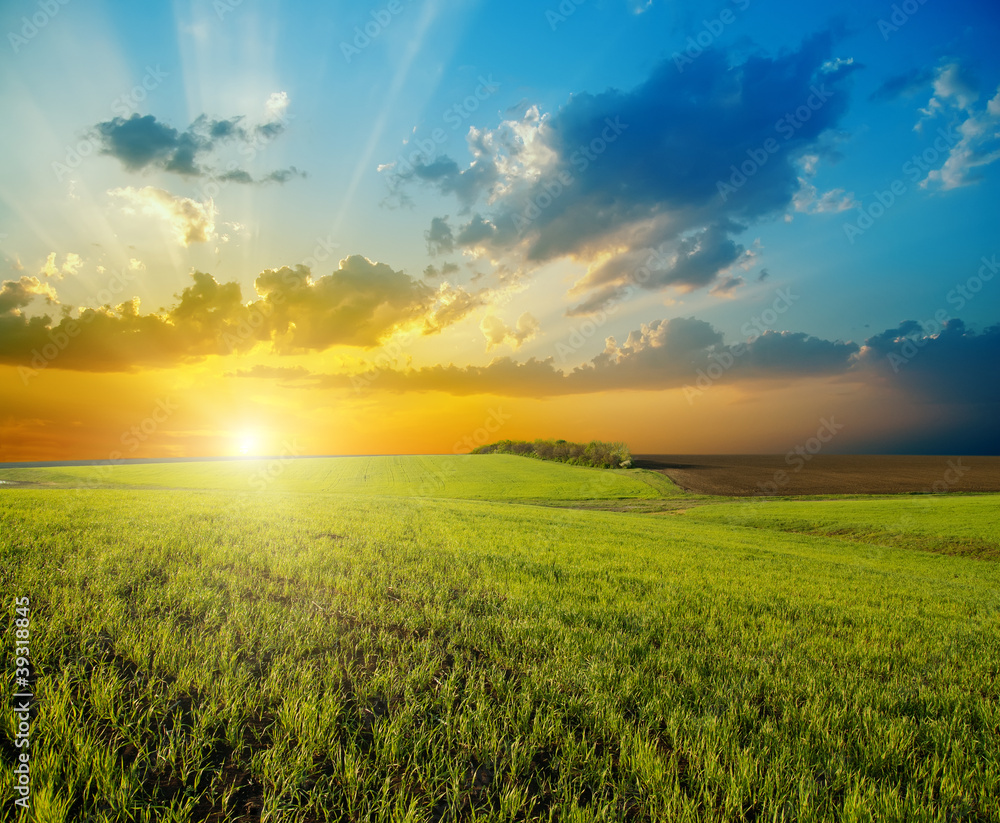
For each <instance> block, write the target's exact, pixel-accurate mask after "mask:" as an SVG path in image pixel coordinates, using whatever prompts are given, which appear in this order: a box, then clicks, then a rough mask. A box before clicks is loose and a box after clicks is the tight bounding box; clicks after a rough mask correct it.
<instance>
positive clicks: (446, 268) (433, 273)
mask: <svg viewBox="0 0 1000 823" xmlns="http://www.w3.org/2000/svg"><path fill="white" fill-rule="evenodd" d="M457 271H458V264H457V263H445V264H443V265H442V266H441V268H438V267H437V266H434V265H430V266H427V268H425V269H424V277H446V276H447V275H449V274H454V273H455V272H457Z"/></svg>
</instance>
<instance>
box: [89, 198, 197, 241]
mask: <svg viewBox="0 0 1000 823" xmlns="http://www.w3.org/2000/svg"><path fill="white" fill-rule="evenodd" d="M108 194H110V195H111V196H112V197H117V198H119V199H121V200H123V201H125V204H126V205H125V206H123V207H122V210H123V211H124V212H125V213H126V214H134V213H135V212H136V211H138V212H140V213H141V214H144V215H147V216H149V217H156V218H158V219H160V220H163V221H165V222H166V223H167V225H168V226H170V228H171V230H172V231H173V233H174V237H175V238H176V239H177V242H178V243H180V244H181V245H182V246H189V245H191V244H192V243H206V242H208V241H209V240H212V239H214V238H215V204H214V203H213V202H212V200H208V201H207V202H205V203H200V202H198V201H197V200H192V199H191V198H189V197H179V196H176V195H173V194H171V193H170V192H168V191H166V190H164V189H158V188H154V187H153V186H145V187H143V188H141V189H135V188H132V187H131V186H126V187H125V188H119V189H111V190H110V191H109V192H108Z"/></svg>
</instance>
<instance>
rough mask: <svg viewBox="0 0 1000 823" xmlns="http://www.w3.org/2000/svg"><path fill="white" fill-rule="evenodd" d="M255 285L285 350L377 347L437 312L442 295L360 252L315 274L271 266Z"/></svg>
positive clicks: (276, 340)
mask: <svg viewBox="0 0 1000 823" xmlns="http://www.w3.org/2000/svg"><path fill="white" fill-rule="evenodd" d="M255 287H256V290H257V294H258V295H259V296H260V298H261V300H260V301H258V304H259V306H260V308H261V310H262V311H265V312H266V313H267V319H266V322H265V323H264V324H263V326H264V327H265V328H266V329H268V330H270V331H272V332H273V336H274V345H275V348H276V349H277V350H278V351H280V352H284V353H291V352H301V351H309V350H322V349H326V348H329V347H330V346H333V345H337V344H340V345H350V346H366V347H371V346H375V345H377V344H378V342H379V341H380V340H381V339H382V338H383V337H384V336H386V335H388V334H389V333H391V332H392V331H393V330H394V329H396V328H398V327H400V326H403V325H407V324H410V323H413V322H417V321H421V320H423V319H424V318H426V317H427V316H429V315H431V316H433V314H434V311H435V309H436V308H437V304H438V300H439V295H438V294H436V293H435V292H434V291H433V290H432V289H430V288H429V287H428V286H427V285H425V284H424V283H422V282H421V281H419V280H414V279H412V278H411V277H409V276H408V275H406V274H404V273H403V272H401V271H396V270H394V269H392V268H391V267H389V266H387V265H386V264H385V263H377V262H374V261H372V260H369V259H368V258H366V257H363V256H362V255H360V254H355V255H351V256H350V257H346V258H344V259H343V260H341V261H340V265H339V267H338V268H337V270H335V271H334V272H332V273H331V274H329V275H325V276H323V277H319V278H316V279H313V277H312V274H311V272H310V271H309V269H308V268H307V267H305V266H296V267H295V268H294V269H290V268H288V267H287V266H286V267H284V268H281V269H277V270H271V271H266V272H264V273H262V274H261V275H260V276H259V277H258V278H257V280H256V282H255ZM258 304H254V305H258ZM437 322H439V323H440V322H443V318H442V316H440V315H439V316H438V320H437Z"/></svg>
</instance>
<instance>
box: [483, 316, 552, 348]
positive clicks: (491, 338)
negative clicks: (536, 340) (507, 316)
mask: <svg viewBox="0 0 1000 823" xmlns="http://www.w3.org/2000/svg"><path fill="white" fill-rule="evenodd" d="M479 328H480V330H481V331H482V333H483V336H484V337H485V338H486V351H492V350H493V349H495V348H497V347H499V346H502V345H503V344H504V343H507V344H509V345H510V347H511V348H512V349H519V348H520V347H521V346H522V344H524V343H526V342H527V341H528V340H531V339H532V338H533V337H534V336H535V335H536V334H538V330H539V323H538V321H537V320H536V319H535V318H534V317H533V316H532V315H531V314H530V313H529V312H525V313H524V314H522V315H521V316H520V317H519V318H517V324H516V325H515V326H514V328H510V327H509V326H508V325H507V324H506V323H504V322H503V320H501V319H500V318H499V317H497V316H496V315H495V314H488V315H486V317H484V318H483V319H482V322H480V324H479Z"/></svg>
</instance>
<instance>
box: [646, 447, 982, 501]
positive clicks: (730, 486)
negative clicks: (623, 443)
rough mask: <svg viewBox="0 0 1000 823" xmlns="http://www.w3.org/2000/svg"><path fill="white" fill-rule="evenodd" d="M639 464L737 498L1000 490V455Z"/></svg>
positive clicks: (728, 458) (725, 458)
mask: <svg viewBox="0 0 1000 823" xmlns="http://www.w3.org/2000/svg"><path fill="white" fill-rule="evenodd" d="M635 466H636V467H637V468H641V469H650V470H652V471H657V472H660V473H662V474H665V475H666V476H667V477H669V478H670V479H671V480H673V481H674V483H676V484H677V485H678V486H680V487H681V488H682V489H684V490H685V491H689V492H694V493H696V494H722V495H732V496H736V497H746V496H750V495H758V494H762V493H768V494H775V495H795V494H805V495H810V494H915V493H920V492H931V491H939V492H1000V457H942V456H931V457H926V456H919V457H915V456H909V455H907V456H894V455H840V454H834V455H822V454H820V455H815V456H810V455H808V454H805V455H802V456H799V455H796V454H792V455H791V456H790V457H786V456H785V455H782V454H765V455H719V454H713V455H662V454H639V455H635Z"/></svg>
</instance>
